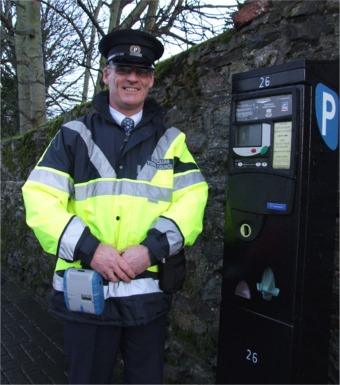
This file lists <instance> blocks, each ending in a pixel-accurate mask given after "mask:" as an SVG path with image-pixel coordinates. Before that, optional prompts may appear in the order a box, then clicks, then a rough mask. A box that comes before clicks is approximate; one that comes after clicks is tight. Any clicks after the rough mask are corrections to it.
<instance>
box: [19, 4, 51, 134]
mask: <svg viewBox="0 0 340 385" xmlns="http://www.w3.org/2000/svg"><path fill="white" fill-rule="evenodd" d="M16 5H17V24H16V31H15V32H16V36H15V53H16V58H17V78H18V98H19V100H18V102H19V103H18V104H19V115H20V133H24V132H25V131H27V130H29V129H31V128H33V127H36V126H38V125H39V124H41V123H43V122H45V121H46V103H45V98H46V95H45V73H44V62H43V54H42V46H41V45H42V42H41V27H40V2H39V1H35V0H17V2H16Z"/></svg>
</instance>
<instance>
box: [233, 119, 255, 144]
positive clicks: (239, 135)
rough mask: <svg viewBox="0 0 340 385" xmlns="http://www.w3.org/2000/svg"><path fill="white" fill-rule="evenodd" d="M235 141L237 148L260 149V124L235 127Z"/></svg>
mask: <svg viewBox="0 0 340 385" xmlns="http://www.w3.org/2000/svg"><path fill="white" fill-rule="evenodd" d="M235 139H236V140H235V142H236V143H235V144H236V146H237V147H260V146H261V144H262V124H247V125H243V126H239V127H237V130H236V138H235Z"/></svg>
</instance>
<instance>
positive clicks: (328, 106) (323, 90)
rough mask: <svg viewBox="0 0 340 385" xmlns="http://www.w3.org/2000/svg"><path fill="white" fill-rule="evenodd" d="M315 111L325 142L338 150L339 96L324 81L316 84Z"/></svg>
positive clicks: (332, 148)
mask: <svg viewBox="0 0 340 385" xmlns="http://www.w3.org/2000/svg"><path fill="white" fill-rule="evenodd" d="M315 111H316V119H317V122H318V126H319V130H320V134H321V136H322V138H323V140H324V142H325V143H326V145H327V146H328V147H329V148H330V149H331V150H336V148H337V147H338V140H339V97H338V95H337V94H336V93H335V92H334V91H333V90H331V89H330V88H328V87H326V86H325V85H324V84H322V83H319V84H318V85H317V86H316V90H315Z"/></svg>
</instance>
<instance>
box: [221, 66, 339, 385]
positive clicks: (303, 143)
mask: <svg viewBox="0 0 340 385" xmlns="http://www.w3.org/2000/svg"><path fill="white" fill-rule="evenodd" d="M232 82H233V83H232V103H231V125H230V143H229V155H228V179H227V200H226V222H225V242H224V260H223V278H222V301H221V313H220V329H219V344H218V359H217V383H242V384H247V383H248V384H255V383H261V384H265V383H267V384H269V383H270V384H275V383H285V384H292V383H327V370H328V344H329V328H330V305H331V289H332V278H333V277H332V270H333V261H334V239H335V224H336V211H337V208H336V204H337V182H338V131H339V122H338V110H339V106H338V62H333V61H325V62H314V61H307V60H301V61H298V62H293V63H289V64H284V65H279V66H274V67H269V68H264V69H260V70H254V71H250V72H246V73H242V74H236V75H234V76H233V80H232Z"/></svg>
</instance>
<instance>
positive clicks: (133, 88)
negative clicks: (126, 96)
mask: <svg viewBox="0 0 340 385" xmlns="http://www.w3.org/2000/svg"><path fill="white" fill-rule="evenodd" d="M124 90H125V91H129V92H137V91H138V88H135V87H124Z"/></svg>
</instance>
